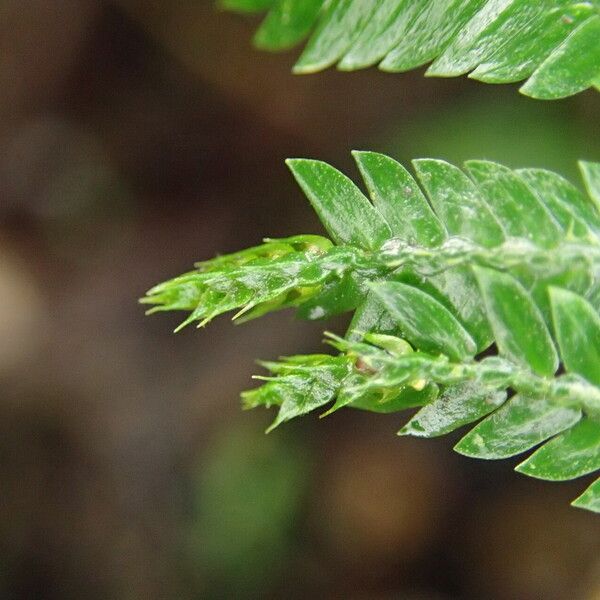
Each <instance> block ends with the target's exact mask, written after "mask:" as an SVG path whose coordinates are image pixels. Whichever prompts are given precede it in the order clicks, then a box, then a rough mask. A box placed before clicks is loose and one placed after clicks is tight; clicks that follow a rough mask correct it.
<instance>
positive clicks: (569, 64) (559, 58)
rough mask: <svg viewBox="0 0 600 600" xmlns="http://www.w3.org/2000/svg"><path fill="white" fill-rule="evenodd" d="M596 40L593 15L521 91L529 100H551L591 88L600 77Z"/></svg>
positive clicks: (598, 28)
mask: <svg viewBox="0 0 600 600" xmlns="http://www.w3.org/2000/svg"><path fill="white" fill-rule="evenodd" d="M588 4H589V3H588ZM596 8H598V7H596ZM599 39H600V16H599V15H597V14H596V15H594V16H591V17H590V18H589V19H587V20H585V21H584V22H583V23H581V24H580V25H579V26H578V27H577V28H576V29H574V30H573V31H572V32H571V33H570V34H569V36H568V37H567V38H566V39H565V40H564V41H563V42H562V43H561V44H560V45H559V46H558V47H557V48H556V49H555V50H554V51H553V52H552V54H550V56H548V58H547V59H546V60H545V61H544V62H543V63H542V64H541V65H540V66H539V67H538V69H537V70H536V71H535V72H534V73H533V75H532V76H531V77H530V78H529V80H528V81H527V83H525V85H523V86H521V92H522V93H523V94H525V95H527V96H531V97H532V98H538V99H544V100H554V99H556V98H566V97H567V96H572V95H574V94H577V93H578V92H581V91H583V90H585V89H587V88H589V87H591V86H592V85H593V84H594V81H595V80H596V79H597V78H598V75H599V74H600V61H599V60H598V59H599V57H600V51H599V50H598V47H599V46H600V44H599V43H598V40H599Z"/></svg>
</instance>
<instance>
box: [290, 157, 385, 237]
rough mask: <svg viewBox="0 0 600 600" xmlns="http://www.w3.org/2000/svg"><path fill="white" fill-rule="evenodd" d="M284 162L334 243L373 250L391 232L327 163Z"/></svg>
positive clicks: (350, 184)
mask: <svg viewBox="0 0 600 600" xmlns="http://www.w3.org/2000/svg"><path fill="white" fill-rule="evenodd" d="M286 162H287V165H288V166H289V168H290V170H291V171H292V173H293V174H294V177H295V178H296V180H297V181H298V183H299V184H300V187H301V188H302V189H303V190H304V193H305V194H306V196H307V197H308V199H309V200H310V202H311V204H312V205H313V207H314V209H315V211H316V212H317V214H318V215H319V218H320V219H321V222H322V223H323V225H324V227H325V229H326V230H327V231H328V233H329V234H330V235H331V237H332V238H333V239H334V240H335V241H336V242H337V243H338V244H354V245H357V246H360V247H362V248H370V249H376V248H379V246H381V244H382V243H383V242H384V241H385V240H386V239H388V238H390V237H391V231H390V228H389V227H388V225H387V223H386V222H385V221H384V219H383V218H382V217H381V215H380V214H379V213H378V212H377V211H376V210H375V208H373V206H372V205H371V203H370V202H369V201H368V200H367V198H365V196H364V195H363V193H362V192H361V191H360V190H359V189H358V188H357V187H356V185H354V183H353V182H352V180H350V179H349V178H348V177H346V176H345V175H343V174H342V173H340V172H339V171H338V170H337V169H334V168H333V167H331V166H330V165H328V164H327V163H324V162H321V161H318V160H306V159H290V160H288V161H286Z"/></svg>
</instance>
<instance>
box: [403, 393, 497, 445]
mask: <svg viewBox="0 0 600 600" xmlns="http://www.w3.org/2000/svg"><path fill="white" fill-rule="evenodd" d="M505 400H506V392H504V391H495V390H492V391H490V390H486V389H485V388H483V387H481V386H480V385H479V384H478V383H465V384H460V385H455V386H451V387H449V388H447V389H446V390H444V392H443V394H442V395H441V396H440V397H439V398H438V399H437V400H435V401H433V402H431V403H430V404H427V405H426V406H424V407H423V408H421V409H420V410H419V411H418V412H417V413H416V414H415V415H414V416H413V417H412V418H411V419H410V421H409V422H408V423H407V424H406V425H405V426H404V427H403V428H402V429H401V430H400V431H399V432H398V434H399V435H412V436H416V437H426V438H430V437H437V436H440V435H445V434H447V433H450V432H451V431H454V430H455V429H458V428H459V427H462V426H463V425H468V424H469V423H473V422H474V421H478V420H479V419H481V418H482V417H485V416H486V415H488V414H489V413H491V412H492V411H493V410H496V409H497V408H498V407H499V406H501V405H502V404H503V403H504V402H505Z"/></svg>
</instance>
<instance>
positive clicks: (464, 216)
mask: <svg viewBox="0 0 600 600" xmlns="http://www.w3.org/2000/svg"><path fill="white" fill-rule="evenodd" d="M413 165H414V167H415V170H416V172H417V176H418V178H419V181H420V182H421V184H422V185H423V187H424V188H425V191H426V192H427V195H428V196H429V200H430V201H431V204H432V206H433V208H434V210H435V212H436V214H437V215H438V217H439V218H440V220H441V221H442V223H444V225H445V226H446V229H447V230H448V232H449V233H450V234H451V235H458V236H462V237H465V238H467V239H470V240H473V241H474V242H476V243H478V244H481V245H482V246H497V245H498V244H501V243H502V241H503V240H504V233H503V231H502V229H501V227H500V225H499V224H498V222H497V221H496V219H495V218H494V216H493V214H492V213H491V211H490V210H489V208H488V207H487V205H486V203H485V202H484V200H483V198H482V197H481V194H480V192H479V190H478V189H477V188H476V187H475V185H474V184H473V182H472V181H471V180H470V179H469V178H468V177H467V176H466V175H465V174H464V173H463V172H462V171H461V170H460V169H458V168H457V167H455V166H453V165H451V164H449V163H447V162H445V161H443V160H433V159H419V160H415V161H413Z"/></svg>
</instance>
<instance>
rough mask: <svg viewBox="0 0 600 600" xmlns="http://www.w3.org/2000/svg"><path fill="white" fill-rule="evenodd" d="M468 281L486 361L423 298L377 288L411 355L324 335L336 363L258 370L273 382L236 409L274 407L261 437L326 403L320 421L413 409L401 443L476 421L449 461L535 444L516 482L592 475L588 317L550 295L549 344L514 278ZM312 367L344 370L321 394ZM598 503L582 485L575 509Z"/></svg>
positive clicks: (598, 370) (599, 443)
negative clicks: (485, 325) (473, 287)
mask: <svg viewBox="0 0 600 600" xmlns="http://www.w3.org/2000/svg"><path fill="white" fill-rule="evenodd" d="M477 280H478V283H479V286H480V289H481V292H482V294H483V295H484V297H485V299H486V307H487V312H488V319H489V321H490V323H491V325H492V328H493V329H494V333H495V334H496V339H497V345H498V350H499V353H498V355H497V356H484V357H477V356H475V353H474V351H473V350H469V348H467V347H465V344H464V339H465V331H464V329H461V328H460V323H458V322H457V321H455V322H454V323H453V324H450V326H448V323H447V322H446V321H448V319H449V318H450V316H449V314H448V313H447V311H445V309H444V307H443V306H442V305H441V304H439V303H437V302H436V301H435V300H434V299H433V298H431V297H429V298H428V299H427V300H425V296H426V295H425V294H424V293H423V292H420V291H418V290H415V289H414V288H412V289H411V287H410V286H407V285H405V284H402V283H396V282H389V283H380V284H375V285H373V292H374V293H375V294H376V295H377V296H378V297H379V298H380V299H381V300H382V302H384V304H385V305H386V307H387V308H388V310H389V312H390V314H391V315H392V318H393V319H394V320H395V323H396V325H397V327H398V329H399V330H400V331H401V332H402V334H403V335H404V336H405V337H406V338H407V339H408V340H410V342H411V345H408V344H407V343H406V340H405V339H404V338H397V337H393V336H389V335H381V334H366V335H365V336H364V339H363V340H362V341H353V340H349V339H343V338H340V337H338V336H335V335H333V334H328V338H329V341H330V343H331V344H332V345H333V346H334V347H335V348H336V349H338V350H339V351H340V354H339V355H338V356H328V357H326V358H324V359H323V358H321V357H311V356H306V357H303V356H296V357H292V358H291V359H284V362H282V363H269V364H266V365H265V366H266V367H267V368H269V369H270V370H271V372H272V373H273V374H274V375H275V377H273V378H272V379H269V381H268V383H267V384H266V385H264V386H262V387H259V388H257V389H255V390H251V391H249V392H245V393H244V394H243V398H244V401H245V402H246V405H247V406H249V407H250V406H258V405H261V404H262V405H279V406H280V407H281V408H280V413H279V415H278V417H277V419H276V420H275V422H274V423H273V425H272V427H271V429H272V428H273V427H275V426H277V425H279V424H280V423H282V422H284V421H287V420H289V419H290V418H293V417H295V416H298V415H300V414H306V413H307V412H309V410H314V409H316V408H319V407H324V406H326V405H328V404H330V403H331V402H332V401H335V402H334V404H333V406H332V407H331V408H330V409H329V410H328V411H327V412H326V413H325V414H330V413H331V412H334V411H336V410H338V409H340V408H342V407H345V406H352V407H355V408H367V409H368V410H374V411H378V412H395V411H399V410H403V409H405V408H408V407H412V406H422V408H421V409H420V410H419V411H417V413H416V414H414V415H413V417H412V418H411V419H410V420H409V421H408V423H406V425H404V427H402V429H401V430H400V431H399V434H400V435H412V436H417V437H435V436H440V435H444V434H446V433H449V432H451V431H454V430H455V429H458V428H460V427H463V426H464V425H467V424H470V423H473V422H475V421H479V423H478V424H477V425H476V426H475V427H474V428H473V429H472V430H471V431H470V432H469V433H467V435H465V436H464V437H463V438H462V439H461V440H460V441H459V442H458V444H457V445H456V446H455V449H456V450H457V452H460V453H461V454H464V455H466V456H470V457H473V458H482V459H504V458H509V457H512V456H515V455H518V454H521V453H523V452H526V451H527V450H531V449H532V448H534V447H535V446H538V445H540V444H544V445H542V446H541V447H540V448H539V449H537V450H536V451H535V452H534V453H533V454H532V455H531V456H530V457H529V458H527V459H526V460H524V461H523V462H521V463H520V464H519V465H517V467H516V470H517V471H519V472H520V473H523V474H525V475H528V476H530V477H536V478H539V479H545V480H549V481H564V480H568V479H574V478H577V477H581V476H584V475H588V474H590V473H593V472H594V471H598V470H600V360H598V359H599V358H600V317H599V316H598V314H597V312H596V311H595V309H594V308H593V307H592V306H591V305H590V304H589V303H588V302H587V301H586V300H585V299H583V298H582V297H581V296H579V295H577V294H574V293H573V292H569V291H566V290H562V289H559V288H553V287H551V288H549V296H550V300H551V304H552V311H553V323H554V327H553V331H554V336H551V334H550V332H549V330H548V328H547V327H546V325H545V323H544V320H543V318H542V316H541V314H540V313H539V311H538V310H537V308H536V306H535V303H534V301H533V298H532V297H531V295H530V294H528V293H527V292H526V291H525V290H524V289H523V288H522V286H521V285H520V284H519V283H518V281H517V280H516V279H515V278H513V277H512V276H510V275H507V274H506V273H501V272H498V271H495V270H490V269H481V268H479V269H478V270H477ZM415 293H417V294H423V298H422V300H424V302H415V300H416V298H415ZM442 324H444V325H445V327H443V328H441V327H440V326H441V325H442ZM553 337H554V339H555V340H556V341H553ZM457 349H459V351H457ZM559 355H560V360H561V363H562V365H563V368H564V371H565V373H564V374H561V375H557V371H558V366H559ZM315 360H325V361H328V363H330V364H335V365H343V368H341V369H340V370H338V371H336V372H335V374H334V375H333V376H332V377H330V378H329V380H328V387H327V393H326V394H323V393H321V389H320V388H319V386H318V384H317V383H318V380H319V377H320V375H319V374H318V372H317V371H312V370H311V369H310V367H309V365H311V364H312V363H313V362H314V361H315ZM292 373H293V375H292ZM288 386H289V387H288ZM295 393H299V394H300V395H301V397H302V405H301V406H294V402H293V400H292V399H293V398H294V394H295ZM510 394H514V395H512V397H510V399H509V400H508V401H506V399H507V398H508V397H509V395H510ZM309 406H310V408H308V407H309ZM490 413H491V414H490ZM482 418H483V420H480V419H482ZM548 440H549V441H548ZM544 442H545V443H544ZM599 491H600V490H598V485H597V484H594V485H592V487H591V488H590V489H589V490H588V491H587V492H586V493H585V494H584V495H583V496H582V497H581V498H578V499H577V500H576V501H575V502H574V505H576V506H580V507H583V508H588V509H590V510H595V511H598V508H599V506H598V503H599V500H600V499H599V498H598V492H599Z"/></svg>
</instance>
